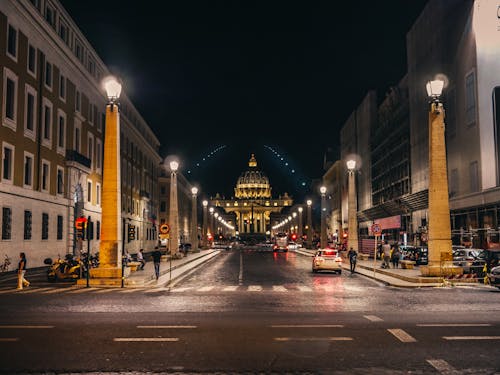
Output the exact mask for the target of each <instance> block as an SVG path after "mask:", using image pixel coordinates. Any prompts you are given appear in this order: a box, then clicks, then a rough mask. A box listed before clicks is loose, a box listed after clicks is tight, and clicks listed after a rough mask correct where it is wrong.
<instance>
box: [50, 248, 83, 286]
mask: <svg viewBox="0 0 500 375" xmlns="http://www.w3.org/2000/svg"><path fill="white" fill-rule="evenodd" d="M44 263H45V264H49V265H50V267H49V269H48V270H47V280H48V281H51V282H54V281H58V280H76V279H79V278H80V277H81V272H82V265H81V262H80V260H79V259H75V258H74V256H73V254H66V256H65V257H64V259H61V257H60V256H59V257H58V259H56V260H55V261H54V262H52V259H50V258H47V259H45V260H44Z"/></svg>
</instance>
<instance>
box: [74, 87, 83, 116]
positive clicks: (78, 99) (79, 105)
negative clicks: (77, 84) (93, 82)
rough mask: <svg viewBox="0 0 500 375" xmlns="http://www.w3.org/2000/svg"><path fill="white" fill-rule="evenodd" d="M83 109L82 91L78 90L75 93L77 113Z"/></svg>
mask: <svg viewBox="0 0 500 375" xmlns="http://www.w3.org/2000/svg"><path fill="white" fill-rule="evenodd" d="M81 109H82V95H81V94H80V91H78V90H76V93H75V111H76V112H80V111H81Z"/></svg>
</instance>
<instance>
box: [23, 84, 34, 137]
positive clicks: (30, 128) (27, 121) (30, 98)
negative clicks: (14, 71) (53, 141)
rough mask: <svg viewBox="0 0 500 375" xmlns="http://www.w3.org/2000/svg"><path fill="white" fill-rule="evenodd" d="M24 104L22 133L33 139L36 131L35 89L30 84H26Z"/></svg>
mask: <svg viewBox="0 0 500 375" xmlns="http://www.w3.org/2000/svg"><path fill="white" fill-rule="evenodd" d="M24 92H25V104H24V107H25V109H24V135H25V136H27V137H29V138H31V139H32V140H35V133H36V130H35V129H36V91H35V89H34V88H33V87H31V86H30V85H26V86H25V89H24Z"/></svg>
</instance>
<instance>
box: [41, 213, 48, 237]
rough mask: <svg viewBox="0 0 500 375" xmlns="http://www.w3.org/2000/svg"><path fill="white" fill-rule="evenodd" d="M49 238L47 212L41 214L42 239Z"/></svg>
mask: <svg viewBox="0 0 500 375" xmlns="http://www.w3.org/2000/svg"><path fill="white" fill-rule="evenodd" d="M48 239H49V214H46V213H45V212H44V213H43V214H42V240H48Z"/></svg>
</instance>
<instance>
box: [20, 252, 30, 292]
mask: <svg viewBox="0 0 500 375" xmlns="http://www.w3.org/2000/svg"><path fill="white" fill-rule="evenodd" d="M19 258H20V259H19V265H18V266H17V289H19V290H21V289H23V286H30V282H29V281H28V280H26V279H25V278H24V275H25V274H26V254H24V253H19Z"/></svg>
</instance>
